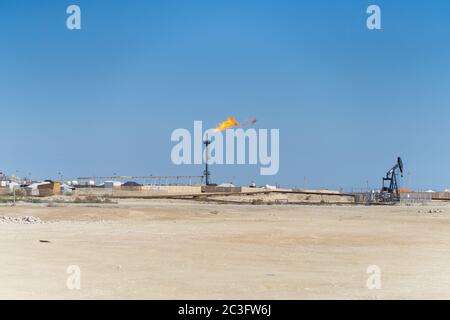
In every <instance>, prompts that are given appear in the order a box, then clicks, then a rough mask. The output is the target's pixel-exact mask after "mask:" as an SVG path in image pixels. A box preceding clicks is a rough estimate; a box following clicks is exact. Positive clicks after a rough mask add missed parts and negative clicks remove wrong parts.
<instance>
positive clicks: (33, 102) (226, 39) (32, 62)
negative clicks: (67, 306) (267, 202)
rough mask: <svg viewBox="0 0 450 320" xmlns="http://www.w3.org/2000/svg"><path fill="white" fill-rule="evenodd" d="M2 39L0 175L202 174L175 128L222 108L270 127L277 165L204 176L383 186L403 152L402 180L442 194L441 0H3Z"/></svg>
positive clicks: (445, 94) (444, 87)
mask: <svg viewBox="0 0 450 320" xmlns="http://www.w3.org/2000/svg"><path fill="white" fill-rule="evenodd" d="M70 4H77V5H79V6H80V7H81V10H82V30H81V31H69V30H67V29H66V18H67V14H66V8H67V6H68V5H70ZM369 4H378V5H379V6H380V7H381V9H382V28H383V29H382V30H381V31H369V30H368V29H367V28H366V18H367V15H366V13H365V11H366V8H367V6H368V5H369ZM0 39H1V42H0V110H1V111H2V113H1V124H0V134H1V149H0V150H1V154H0V170H2V171H4V172H6V173H10V174H14V173H15V172H19V175H22V176H23V175H27V174H28V173H29V172H31V173H32V176H33V178H36V179H37V178H55V177H57V173H58V172H59V171H61V172H62V173H63V175H64V177H77V176H81V175H94V174H95V175H111V174H113V173H117V174H124V175H144V174H153V175H166V174H167V175H172V174H180V175H181V174H201V171H202V169H203V168H202V167H199V166H175V165H173V164H172V163H171V161H170V150H171V148H172V146H173V144H172V143H171V142H170V134H171V132H172V130H174V129H176V128H191V127H192V124H193V121H194V120H203V121H204V123H205V124H207V125H209V126H211V127H212V126H215V125H216V124H217V123H218V122H219V121H221V120H223V119H225V118H226V117H227V116H229V115H232V116H235V117H236V118H238V119H247V118H249V117H252V116H254V117H256V118H257V119H258V127H260V128H279V129H280V135H281V141H280V143H281V146H280V148H281V154H280V162H281V163H280V171H279V174H278V175H276V176H273V177H261V176H259V174H258V173H259V168H258V167H257V166H244V167H242V166H221V167H218V166H215V167H213V168H212V171H213V180H214V181H215V182H229V181H233V182H236V183H249V182H250V181H252V180H254V181H256V182H257V183H261V184H262V183H269V184H275V183H278V184H282V185H288V186H299V187H300V186H302V185H303V183H304V177H305V176H306V177H307V178H306V181H307V184H308V186H320V187H329V188H339V187H344V188H347V189H348V188H351V187H365V186H366V181H369V184H370V186H371V187H379V184H380V180H381V177H382V175H384V173H385V172H386V171H387V169H389V167H390V166H391V165H393V164H394V161H395V159H396V157H397V156H398V155H401V156H402V157H403V158H404V162H405V166H406V170H407V171H408V172H410V181H409V186H411V187H415V188H422V189H425V188H436V189H439V188H440V189H442V188H447V187H448V188H450V170H449V168H448V164H449V163H450V148H449V147H448V145H449V141H450V133H449V125H448V122H449V119H450V63H449V57H450V41H449V40H450V2H449V1H444V0H442V1H438V0H436V1H432V2H431V1H379V0H378V1H370V2H369V1H359V0H355V1H334V0H329V1H322V0H319V1H298V0H297V1H285V0H277V1H275V0H272V1H265V0H257V1H256V0H254V1H249V0H227V1H206V0H205V1H197V0H189V1H181V0H179V1H170V0H159V1H156V0H154V1H150V0H148V1H124V0H120V1H119V0H108V1H106V0H102V1H100V0H89V1H87V0H86V1H75V0H74V1H51V0H47V1H44V0H42V1H31V0H30V1H24V0H17V1H12V0H11V1H1V2H0ZM404 182H405V183H404V184H406V180H405V181H404Z"/></svg>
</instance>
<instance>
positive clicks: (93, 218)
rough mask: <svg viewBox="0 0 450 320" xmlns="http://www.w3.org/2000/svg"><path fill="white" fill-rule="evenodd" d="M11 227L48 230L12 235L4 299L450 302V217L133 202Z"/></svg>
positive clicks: (53, 213)
mask: <svg viewBox="0 0 450 320" xmlns="http://www.w3.org/2000/svg"><path fill="white" fill-rule="evenodd" d="M0 216H9V217H19V216H33V217H36V218H40V219H41V220H43V221H44V223H42V224H30V225H22V224H16V223H8V224H0V298H3V299H5V298H8V299H17V298H25V299H79V298H86V299H119V298H123V299H319V298H323V299H394V298H400V299H415V298H418V299H434V298H435V299H450V206H448V207H445V206H432V207H423V206H416V207H406V206H400V207H364V206H353V207H352V206H293V205H284V206H283V205H280V206H274V205H273V206H266V205H262V206H255V205H221V204H211V203H207V204H206V203H198V202H189V201H176V200H172V201H169V200H167V201H163V200H157V201H156V200H155V201H149V200H146V201H145V200H126V201H125V200H124V201H120V202H119V203H118V204H93V205H88V204H78V205H75V204H70V205H68V204H59V205H52V206H48V205H46V204H19V205H17V206H15V207H11V206H9V205H3V206H1V207H0ZM69 266H78V267H79V268H80V269H79V270H80V271H81V273H80V280H81V282H80V285H81V286H80V289H79V290H78V289H72V290H71V289H69V287H68V286H67V280H68V278H69V277H71V276H72V275H73V274H69V273H67V271H68V267H69ZM369 266H377V267H379V270H380V272H381V273H380V274H379V276H380V277H379V278H378V279H380V284H381V288H380V289H373V290H370V289H369V288H368V287H367V284H366V283H367V279H368V278H369V276H371V275H370V274H368V273H367V269H368V267H369ZM69 271H70V270H69ZM71 279H73V278H71Z"/></svg>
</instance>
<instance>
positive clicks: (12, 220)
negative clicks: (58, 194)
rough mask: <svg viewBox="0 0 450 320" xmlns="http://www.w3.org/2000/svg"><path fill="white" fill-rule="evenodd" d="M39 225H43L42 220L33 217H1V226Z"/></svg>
mask: <svg viewBox="0 0 450 320" xmlns="http://www.w3.org/2000/svg"><path fill="white" fill-rule="evenodd" d="M39 223H43V222H42V220H41V219H39V218H35V217H32V216H25V217H7V216H0V224H39Z"/></svg>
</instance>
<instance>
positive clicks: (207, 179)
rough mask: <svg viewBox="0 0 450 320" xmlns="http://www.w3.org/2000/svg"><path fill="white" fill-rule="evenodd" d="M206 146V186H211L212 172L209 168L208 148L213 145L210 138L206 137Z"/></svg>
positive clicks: (204, 172)
mask: <svg viewBox="0 0 450 320" xmlns="http://www.w3.org/2000/svg"><path fill="white" fill-rule="evenodd" d="M203 143H204V144H205V149H206V151H205V154H206V157H205V158H206V159H205V171H203V175H204V176H205V184H206V185H207V186H209V185H210V183H209V176H210V175H211V172H209V168H208V146H209V145H210V144H211V140H209V139H208V136H206V140H205V141H204V142H203Z"/></svg>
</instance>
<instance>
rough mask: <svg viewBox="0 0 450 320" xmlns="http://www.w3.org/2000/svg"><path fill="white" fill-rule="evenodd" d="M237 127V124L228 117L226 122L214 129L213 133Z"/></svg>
mask: <svg viewBox="0 0 450 320" xmlns="http://www.w3.org/2000/svg"><path fill="white" fill-rule="evenodd" d="M237 126H238V122H237V121H236V120H235V119H234V118H233V117H228V119H227V120H225V121H223V122H222V123H220V124H219V125H218V126H217V128H215V129H214V130H215V131H224V130H226V129H230V128H235V127H237Z"/></svg>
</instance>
